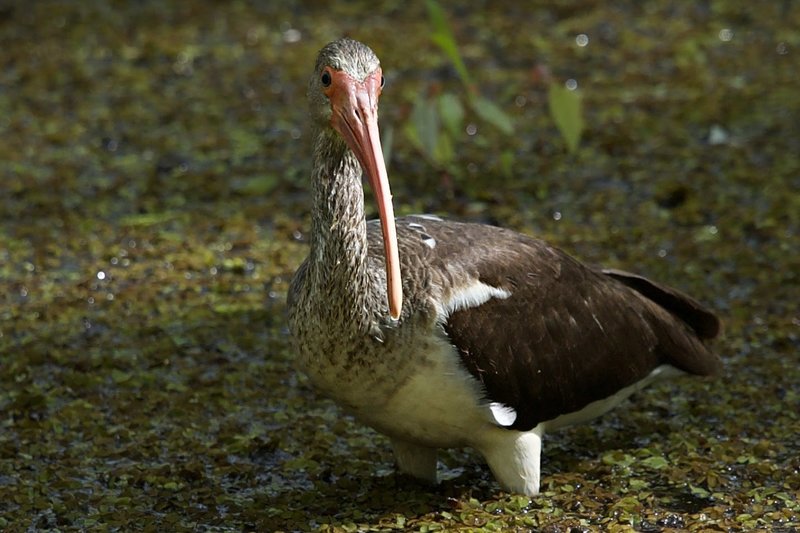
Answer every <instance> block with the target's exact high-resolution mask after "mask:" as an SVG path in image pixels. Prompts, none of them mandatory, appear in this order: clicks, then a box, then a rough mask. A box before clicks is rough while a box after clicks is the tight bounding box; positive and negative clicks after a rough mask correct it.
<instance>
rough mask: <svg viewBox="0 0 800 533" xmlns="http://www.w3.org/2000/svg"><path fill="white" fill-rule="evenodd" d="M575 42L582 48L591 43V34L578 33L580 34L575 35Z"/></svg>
mask: <svg viewBox="0 0 800 533" xmlns="http://www.w3.org/2000/svg"><path fill="white" fill-rule="evenodd" d="M575 43H576V44H577V45H578V46H580V47H581V48H583V47H584V46H586V45H587V44H589V36H588V35H586V34H585V33H581V34H578V36H577V37H575Z"/></svg>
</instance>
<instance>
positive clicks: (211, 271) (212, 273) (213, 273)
mask: <svg viewBox="0 0 800 533" xmlns="http://www.w3.org/2000/svg"><path fill="white" fill-rule="evenodd" d="M208 272H209V274H211V275H212V276H216V275H217V267H211V268H210V269H208Z"/></svg>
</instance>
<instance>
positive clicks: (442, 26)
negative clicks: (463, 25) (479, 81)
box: [425, 0, 472, 86]
mask: <svg viewBox="0 0 800 533" xmlns="http://www.w3.org/2000/svg"><path fill="white" fill-rule="evenodd" d="M425 6H426V7H427V8H428V17H429V18H430V21H431V26H433V33H432V34H431V40H432V41H433V42H434V43H435V44H436V45H437V46H438V47H439V48H440V49H441V50H442V52H444V54H445V55H446V56H447V58H448V59H450V61H451V62H452V63H453V67H455V69H456V72H458V75H459V77H460V78H461V81H463V82H464V84H465V85H467V86H470V85H472V82H471V81H470V77H469V72H467V67H466V65H464V61H463V60H462V59H461V54H459V53H458V44H456V39H455V37H454V36H453V31H452V30H451V29H450V24H448V22H447V18H446V16H445V13H444V10H443V9H442V8H441V6H440V5H439V3H438V2H436V1H434V0H427V1H426V2H425Z"/></svg>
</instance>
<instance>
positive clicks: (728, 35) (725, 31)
mask: <svg viewBox="0 0 800 533" xmlns="http://www.w3.org/2000/svg"><path fill="white" fill-rule="evenodd" d="M731 39H733V30H732V29H730V28H722V29H721V30H719V40H720V41H724V42H726V43H727V42H728V41H730V40H731Z"/></svg>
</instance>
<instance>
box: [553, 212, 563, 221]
mask: <svg viewBox="0 0 800 533" xmlns="http://www.w3.org/2000/svg"><path fill="white" fill-rule="evenodd" d="M553 220H555V221H558V220H561V211H554V212H553Z"/></svg>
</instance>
